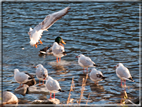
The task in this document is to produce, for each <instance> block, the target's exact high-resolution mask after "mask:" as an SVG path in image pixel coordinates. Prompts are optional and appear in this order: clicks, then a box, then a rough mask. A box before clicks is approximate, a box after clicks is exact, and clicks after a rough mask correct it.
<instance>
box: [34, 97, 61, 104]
mask: <svg viewBox="0 0 142 107" xmlns="http://www.w3.org/2000/svg"><path fill="white" fill-rule="evenodd" d="M32 104H60V100H59V99H56V98H52V99H48V100H34V101H33V102H32Z"/></svg>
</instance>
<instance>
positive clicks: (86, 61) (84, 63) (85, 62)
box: [76, 54, 97, 73]
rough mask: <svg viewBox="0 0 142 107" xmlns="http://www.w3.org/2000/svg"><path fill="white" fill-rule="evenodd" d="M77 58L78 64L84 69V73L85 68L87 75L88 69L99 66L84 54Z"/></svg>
mask: <svg viewBox="0 0 142 107" xmlns="http://www.w3.org/2000/svg"><path fill="white" fill-rule="evenodd" d="M76 58H78V64H79V65H80V66H81V67H83V73H85V72H84V70H85V68H86V69H87V73H88V67H95V66H97V65H96V64H95V63H94V62H93V61H92V60H91V59H90V58H89V57H86V56H85V55H83V54H80V55H79V56H76Z"/></svg>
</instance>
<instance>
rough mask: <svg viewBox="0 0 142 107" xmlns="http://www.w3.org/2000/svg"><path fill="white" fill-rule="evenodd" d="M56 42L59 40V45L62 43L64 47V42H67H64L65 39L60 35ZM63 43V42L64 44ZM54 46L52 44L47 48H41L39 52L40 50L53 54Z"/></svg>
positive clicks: (42, 52)
mask: <svg viewBox="0 0 142 107" xmlns="http://www.w3.org/2000/svg"><path fill="white" fill-rule="evenodd" d="M55 42H57V43H58V44H59V45H61V46H62V47H63V48H64V45H63V44H66V43H65V42H64V40H63V39H62V38H61V37H60V36H58V37H57V38H56V39H55ZM62 43H63V44H62ZM52 46H53V45H50V46H47V47H45V48H43V49H41V50H40V51H39V52H40V54H53V52H52Z"/></svg>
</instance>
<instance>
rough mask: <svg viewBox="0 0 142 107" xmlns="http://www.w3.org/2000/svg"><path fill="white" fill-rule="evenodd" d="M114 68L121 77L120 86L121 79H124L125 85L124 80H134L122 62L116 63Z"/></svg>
mask: <svg viewBox="0 0 142 107" xmlns="http://www.w3.org/2000/svg"><path fill="white" fill-rule="evenodd" d="M115 68H116V75H117V76H118V77H119V78H120V79H121V86H122V81H124V83H125V84H124V85H125V86H126V80H129V81H133V82H134V80H133V79H132V76H131V74H130V71H129V70H128V68H126V67H125V66H124V65H123V64H122V63H118V64H117V65H116V66H115Z"/></svg>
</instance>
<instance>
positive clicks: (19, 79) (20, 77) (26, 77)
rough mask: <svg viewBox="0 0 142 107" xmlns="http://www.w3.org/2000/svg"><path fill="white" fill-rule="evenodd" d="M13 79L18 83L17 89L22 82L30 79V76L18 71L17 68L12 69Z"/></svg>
mask: <svg viewBox="0 0 142 107" xmlns="http://www.w3.org/2000/svg"><path fill="white" fill-rule="evenodd" d="M14 79H15V80H16V82H18V83H19V84H20V86H19V87H18V88H17V89H19V88H21V87H23V86H24V83H27V82H28V81H29V80H30V79H31V77H30V76H29V75H28V74H26V73H24V72H20V71H19V70H18V69H14ZM21 84H23V85H21Z"/></svg>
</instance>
